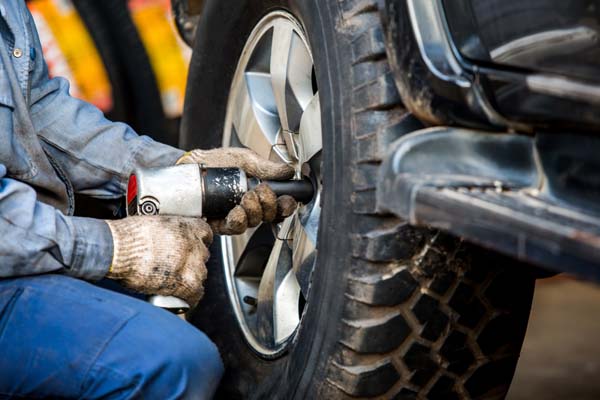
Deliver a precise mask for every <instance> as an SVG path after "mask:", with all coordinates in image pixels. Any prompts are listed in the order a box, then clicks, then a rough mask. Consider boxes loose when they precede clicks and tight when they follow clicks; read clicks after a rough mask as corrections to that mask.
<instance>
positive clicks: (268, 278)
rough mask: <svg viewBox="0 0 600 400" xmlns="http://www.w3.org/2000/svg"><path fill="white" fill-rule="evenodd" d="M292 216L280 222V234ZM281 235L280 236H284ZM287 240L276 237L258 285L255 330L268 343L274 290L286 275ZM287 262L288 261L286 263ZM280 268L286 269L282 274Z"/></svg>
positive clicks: (271, 333)
mask: <svg viewBox="0 0 600 400" xmlns="http://www.w3.org/2000/svg"><path fill="white" fill-rule="evenodd" d="M292 222H293V220H292V218H288V219H286V220H285V221H283V223H282V227H281V230H280V234H282V235H286V236H287V235H288V234H289V231H290V228H291V224H292ZM286 236H282V237H284V238H285V237H286ZM286 247H287V240H282V239H280V238H277V239H276V240H275V244H274V245H273V250H272V251H271V254H270V255H269V260H268V261H267V265H266V267H265V270H264V272H263V275H262V278H261V280H260V285H259V287H258V304H257V321H256V322H257V331H258V334H259V335H261V337H263V338H264V340H265V341H267V342H268V343H275V319H274V316H275V308H274V307H275V306H274V301H275V291H276V290H277V288H278V287H279V283H280V282H281V281H282V279H283V278H284V276H285V275H287V270H289V266H287V268H286V265H285V264H286V261H287V260H286V257H285V255H286V253H289V252H288V251H285V250H287V249H286ZM287 264H289V262H288V263H287ZM282 269H286V271H285V273H284V274H283V276H281V275H282Z"/></svg>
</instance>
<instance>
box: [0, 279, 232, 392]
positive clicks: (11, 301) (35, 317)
mask: <svg viewBox="0 0 600 400" xmlns="http://www.w3.org/2000/svg"><path fill="white" fill-rule="evenodd" d="M222 373H223V366H222V363H221V359H220V357H219V353H218V351H217V349H216V347H215V345H214V344H213V343H212V342H211V341H210V340H209V339H208V338H207V337H206V336H205V335H204V334H203V333H201V332H200V331H198V330H197V329H195V328H194V327H192V326H191V325H189V324H187V323H186V322H184V321H182V320H180V319H179V318H177V317H175V316H174V315H171V314H170V313H168V312H166V311H163V310H161V309H158V308H156V307H154V306H152V305H150V304H148V303H145V302H142V301H139V300H136V299H133V298H130V297H127V296H124V295H121V294H118V293H113V292H110V291H107V290H104V289H100V288H98V287H95V286H93V285H90V284H88V283H85V282H83V281H80V280H76V279H72V278H68V277H65V276H59V275H43V276H37V277H27V278H17V279H4V280H0V398H4V397H17V398H19V397H21V398H31V397H48V398H57V397H60V398H86V399H95V398H108V399H127V398H145V399H173V398H190V399H204V398H210V397H211V396H212V395H213V394H214V392H215V390H216V388H217V385H218V383H219V380H220V378H221V375H222Z"/></svg>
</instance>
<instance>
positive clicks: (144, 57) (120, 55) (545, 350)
mask: <svg viewBox="0 0 600 400" xmlns="http://www.w3.org/2000/svg"><path fill="white" fill-rule="evenodd" d="M27 3H28V6H29V8H30V10H31V12H32V14H33V17H34V19H35V22H36V25H37V27H38V30H39V33H40V39H41V42H42V46H43V48H44V53H45V57H46V61H47V63H48V68H49V72H50V74H51V75H52V76H63V77H66V78H67V79H69V81H70V82H71V94H72V95H74V96H77V97H79V98H81V99H84V100H87V101H89V102H91V103H93V104H95V105H96V106H98V107H99V108H100V109H101V110H103V111H104V113H105V114H106V115H107V116H108V117H109V118H110V119H112V120H118V121H123V122H126V123H128V124H130V125H131V126H132V127H133V128H134V129H136V130H137V131H138V132H140V133H143V134H146V135H149V136H152V137H153V138H155V139H157V140H159V141H162V142H165V143H169V144H173V145H177V142H178V131H179V121H180V118H181V114H182V110H183V102H184V96H185V84H186V79H187V69H188V64H189V60H190V57H191V50H190V49H189V47H188V46H187V45H186V44H185V43H183V41H182V40H180V38H179V36H178V34H177V31H176V28H175V25H174V23H173V19H172V16H171V5H170V0H102V1H98V0H30V1H28V2H27ZM93 207H94V206H92V208H93ZM84 213H85V212H84ZM88 214H89V212H88ZM96 214H97V213H96ZM599 315H600V290H599V289H598V288H597V287H596V286H593V285H590V284H587V283H580V282H577V281H575V280H573V279H570V278H567V277H562V276H559V277H554V278H550V279H545V280H540V281H538V283H537V287H536V294H535V298H534V304H533V309H532V316H531V319H530V323H529V329H528V332H527V337H526V339H525V344H524V348H523V354H522V356H521V360H520V362H519V366H518V368H517V373H516V376H515V379H514V381H513V385H512V387H511V390H510V392H509V399H531V398H543V399H565V398H569V399H571V398H572V399H596V398H600V379H598V378H597V377H598V376H599V374H600V341H599V340H598V333H599V332H600V318H598V316H599Z"/></svg>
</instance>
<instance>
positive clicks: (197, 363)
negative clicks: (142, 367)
mask: <svg viewBox="0 0 600 400" xmlns="http://www.w3.org/2000/svg"><path fill="white" fill-rule="evenodd" d="M180 339H181V338H180ZM163 354H164V357H165V358H164V359H163V363H162V366H160V368H161V370H162V373H163V374H165V377H166V378H167V379H171V380H174V381H179V382H180V383H183V381H185V385H186V386H187V388H186V390H185V391H186V392H187V393H188V396H184V397H189V398H209V397H212V394H214V392H215V390H216V388H217V386H218V384H219V381H220V380H221V377H222V376H223V372H224V367H223V362H222V360H221V356H220V354H219V351H218V349H217V347H216V345H215V344H214V343H213V342H212V341H211V340H210V339H209V338H208V337H207V336H206V335H204V334H203V333H201V332H200V331H197V330H196V329H194V328H191V327H190V329H189V332H187V334H186V335H185V337H184V338H183V340H177V341H172V342H171V343H170V344H169V345H168V346H167V347H166V348H165V349H164V350H163ZM157 367H159V366H157Z"/></svg>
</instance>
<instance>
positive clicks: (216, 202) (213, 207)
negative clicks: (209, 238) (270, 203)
mask: <svg viewBox="0 0 600 400" xmlns="http://www.w3.org/2000/svg"><path fill="white" fill-rule="evenodd" d="M260 183H261V181H260V180H259V179H256V178H252V177H248V176H247V175H246V173H245V172H244V171H243V170H241V169H239V168H206V167H205V166H203V165H198V164H183V165H176V166H173V167H166V168H140V169H138V170H136V171H135V172H134V173H133V174H132V175H131V177H130V178H129V183H128V185H127V214H128V215H177V216H182V217H196V218H208V219H219V218H224V217H225V216H226V215H227V214H228V213H229V211H231V210H232V209H233V208H234V207H235V206H236V205H238V204H240V203H241V201H242V197H243V196H244V194H245V193H246V192H248V191H250V190H252V189H254V188H255V187H256V186H258V185H259V184H260ZM265 183H267V184H268V185H269V187H270V188H271V189H272V190H273V192H275V194H276V195H277V196H282V195H289V196H292V197H293V198H294V199H296V201H298V202H300V203H304V204H306V203H308V202H310V200H311V199H312V198H313V194H314V187H313V184H312V182H311V181H310V180H309V179H306V178H305V179H303V180H290V181H265ZM149 301H150V303H152V304H154V305H155V306H157V307H161V308H165V309H168V310H169V311H172V312H174V313H176V314H180V313H183V312H185V311H187V310H188V309H189V305H188V304H187V303H186V302H185V301H183V300H181V299H179V298H177V297H173V296H152V297H150V299H149Z"/></svg>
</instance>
